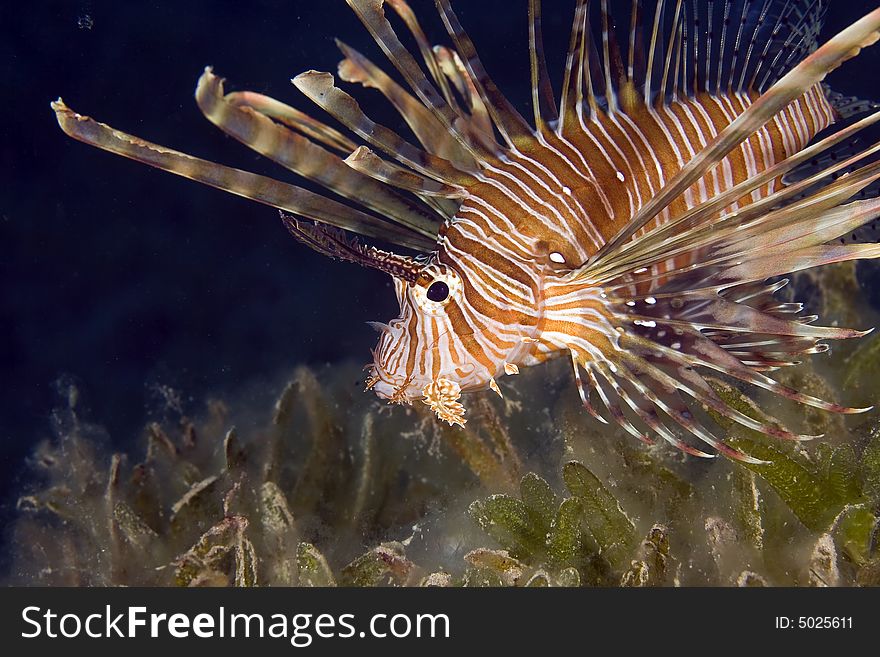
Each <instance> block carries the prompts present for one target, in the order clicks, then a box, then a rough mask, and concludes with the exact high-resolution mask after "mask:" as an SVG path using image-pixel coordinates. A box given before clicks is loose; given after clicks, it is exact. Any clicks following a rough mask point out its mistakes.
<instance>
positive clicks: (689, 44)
mask: <svg viewBox="0 0 880 657" xmlns="http://www.w3.org/2000/svg"><path fill="white" fill-rule="evenodd" d="M827 9H828V0H705V1H704V2H694V1H692V0H629V2H627V1H626V0H579V1H578V2H577V4H576V8H575V18H574V23H573V29H572V42H571V47H570V48H569V61H568V63H567V65H566V73H565V82H564V83H563V92H562V93H563V98H567V97H570V95H571V93H572V92H567V91H566V90H567V89H571V90H576V89H577V87H578V86H579V85H580V81H579V77H578V75H577V73H578V71H579V69H580V68H581V67H582V68H583V78H584V79H586V78H587V77H589V76H590V75H591V72H592V73H593V75H592V77H593V78H594V79H593V86H594V87H595V90H596V93H597V96H598V101H599V102H600V104H601V105H602V107H603V108H604V109H607V111H610V112H613V111H616V110H617V109H618V107H621V106H622V107H623V108H624V109H626V106H627V105H629V106H632V104H633V103H635V102H636V97H641V98H642V99H643V102H644V103H645V104H647V105H651V104H655V103H665V102H669V101H671V100H674V99H676V98H681V97H684V96H693V95H695V94H698V93H714V94H721V93H734V92H750V91H754V92H762V91H765V90H766V89H769V88H770V87H771V86H772V85H773V84H774V83H775V82H776V81H777V80H779V79H780V78H781V77H782V76H783V75H785V74H786V73H787V72H788V71H789V70H791V68H792V67H794V66H795V65H796V64H797V63H798V62H799V61H801V60H802V59H804V57H806V56H807V55H809V54H810V53H811V52H813V50H815V48H816V46H817V43H818V41H817V39H818V35H819V31H820V29H821V26H822V21H823V18H824V16H825V13H826V12H827ZM622 44H626V45H625V52H623V50H622V47H621V45H622ZM578 53H579V56H580V58H581V59H582V60H583V61H578ZM597 64H598V68H597ZM596 73H598V75H595V74H596ZM592 91H593V89H592V88H590V87H585V88H584V95H585V97H586V98H587V102H588V103H589V102H590V99H589V94H590V93H591V92H592Z"/></svg>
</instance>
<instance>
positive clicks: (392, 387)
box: [365, 363, 424, 404]
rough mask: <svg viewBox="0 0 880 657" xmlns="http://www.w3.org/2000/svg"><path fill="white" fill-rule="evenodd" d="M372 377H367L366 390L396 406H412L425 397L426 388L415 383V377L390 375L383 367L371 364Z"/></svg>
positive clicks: (369, 365)
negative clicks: (414, 402) (424, 389)
mask: <svg viewBox="0 0 880 657" xmlns="http://www.w3.org/2000/svg"><path fill="white" fill-rule="evenodd" d="M367 368H369V370H370V375H369V376H368V377H367V381H366V387H365V390H372V391H373V392H374V393H376V395H377V396H378V397H379V398H380V399H385V400H388V401H389V402H391V403H394V404H411V403H412V402H413V401H415V400H417V399H421V398H422V397H423V396H424V393H423V391H422V390H423V388H424V386H421V387H420V386H419V385H418V384H416V383H414V377H413V376H408V377H406V376H400V375H393V374H389V373H388V372H386V371H384V370H383V369H382V367H380V366H378V365H376V364H373V363H370V364H368V365H367V366H366V368H365V369H367Z"/></svg>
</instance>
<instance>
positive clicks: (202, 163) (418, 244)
mask: <svg viewBox="0 0 880 657" xmlns="http://www.w3.org/2000/svg"><path fill="white" fill-rule="evenodd" d="M51 106H52V109H53V110H54V111H55V115H56V118H57V119H58V124H59V125H60V126H61V129H62V130H63V131H64V132H65V133H66V134H67V135H69V136H70V137H73V138H74V139H77V140H79V141H82V142H84V143H86V144H89V145H91V146H95V147H97V148H100V149H102V150H105V151H109V152H111V153H115V154H117V155H122V156H123V157H127V158H130V159H133V160H136V161H138V162H142V163H144V164H149V165H150V166H153V167H156V168H158V169H162V170H164V171H168V172H169V173H173V174H176V175H178V176H182V177H184V178H189V179H190V180H195V181H197V182H200V183H204V184H206V185H209V186H211V187H215V188H217V189H221V190H223V191H226V192H229V193H231V194H235V195H237V196H242V197H244V198H248V199H251V200H254V201H258V202H260V203H264V204H266V205H269V206H272V207H275V208H278V209H281V210H286V211H288V212H293V213H295V214H297V215H300V216H303V217H308V218H310V219H313V220H315V221H319V222H322V223H326V224H329V225H331V226H336V227H339V228H342V229H345V230H348V231H352V232H354V233H358V234H361V235H365V236H367V237H374V238H377V239H380V240H383V241H386V242H392V243H395V244H398V245H400V246H404V247H408V248H412V249H417V250H428V249H430V248H432V246H433V240H431V239H429V238H428V237H426V236H422V235H418V234H416V233H414V232H413V231H411V230H408V229H405V228H403V227H401V226H397V225H394V224H391V223H389V222H387V221H383V220H381V219H379V218H378V217H375V216H373V215H370V214H367V213H366V212H363V211H361V210H357V209H355V208H352V207H349V206H347V205H343V204H342V203H339V202H338V201H333V200H331V199H328V198H325V197H323V196H320V195H319V194H315V193H314V192H311V191H309V190H306V189H303V188H302V187H297V186H295V185H289V184H287V183H282V182H279V181H277V180H274V179H272V178H268V177H266V176H261V175H258V174H255V173H250V172H248V171H243V170H241V169H234V168H232V167H227V166H223V165H221V164H216V163H214V162H210V161H208V160H203V159H201V158H198V157H194V156H192V155H188V154H186V153H181V152H180V151H176V150H173V149H170V148H166V147H164V146H160V145H158V144H154V143H151V142H148V141H146V140H144V139H140V138H139V137H135V136H133V135H130V134H127V133H124V132H121V131H119V130H116V129H114V128H111V127H110V126H108V125H106V124H104V123H99V122H97V121H95V120H93V119H91V118H89V117H87V116H83V115H81V114H77V113H76V112H74V111H73V110H71V109H70V108H69V107H67V105H65V104H64V102H63V101H62V100H61V99H60V98H59V99H58V100H57V101H55V102H53V103H52V104H51Z"/></svg>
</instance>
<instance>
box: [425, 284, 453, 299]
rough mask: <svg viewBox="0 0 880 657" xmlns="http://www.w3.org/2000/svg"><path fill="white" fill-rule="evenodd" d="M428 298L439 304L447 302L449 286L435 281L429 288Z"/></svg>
mask: <svg viewBox="0 0 880 657" xmlns="http://www.w3.org/2000/svg"><path fill="white" fill-rule="evenodd" d="M427 297H428V298H429V299H430V300H431V301H434V302H437V303H440V302H441V301H446V299H447V298H448V297H449V286H448V285H447V284H446V283H444V282H443V281H434V282H433V283H431V287H429V288H428V293H427Z"/></svg>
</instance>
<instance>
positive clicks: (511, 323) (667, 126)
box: [376, 85, 834, 400]
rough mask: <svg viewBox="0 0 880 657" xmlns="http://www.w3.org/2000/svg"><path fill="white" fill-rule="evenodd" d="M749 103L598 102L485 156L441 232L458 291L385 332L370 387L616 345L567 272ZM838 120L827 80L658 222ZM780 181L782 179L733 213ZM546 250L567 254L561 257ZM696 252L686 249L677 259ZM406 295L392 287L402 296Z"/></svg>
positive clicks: (396, 387)
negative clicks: (539, 135)
mask: <svg viewBox="0 0 880 657" xmlns="http://www.w3.org/2000/svg"><path fill="white" fill-rule="evenodd" d="M752 101H753V98H750V97H749V96H748V95H746V94H730V95H717V96H716V95H710V94H702V95H701V96H699V97H697V98H694V99H684V100H681V101H676V102H673V103H671V104H669V105H658V106H656V107H647V106H645V105H643V104H639V105H637V106H635V107H632V108H630V109H629V110H628V111H627V112H618V113H615V114H607V113H604V112H602V113H598V114H596V115H595V116H593V117H584V119H583V120H581V121H578V123H577V124H576V125H574V126H572V127H570V128H568V129H565V128H563V129H562V130H559V131H558V132H557V133H555V134H552V135H545V137H544V139H541V140H535V141H534V142H533V143H532V144H531V145H530V148H528V149H523V150H522V151H512V152H510V153H509V154H508V156H507V157H506V158H505V160H504V161H495V162H487V163H486V164H485V166H484V171H483V174H482V175H481V176H480V179H479V182H478V184H476V185H474V186H473V187H471V188H469V189H468V195H467V196H465V198H464V199H463V202H462V205H461V207H460V208H459V210H458V212H457V213H456V215H455V216H454V217H453V218H452V219H450V220H449V221H448V222H447V224H446V225H445V226H444V227H443V228H442V229H441V231H440V240H439V245H438V246H439V248H438V251H437V254H436V262H438V263H442V264H443V265H445V266H447V267H449V268H451V269H452V270H454V271H456V272H457V273H458V275H459V276H460V277H461V279H462V281H463V292H462V295H463V302H462V303H454V304H450V305H449V307H448V308H447V312H446V313H445V317H436V316H434V317H430V318H425V319H424V321H419V316H420V313H419V312H418V304H417V303H415V304H413V307H412V308H411V309H410V311H409V312H407V313H406V314H405V316H404V318H403V324H404V325H405V326H406V330H405V331H402V332H394V333H392V334H389V337H388V338H387V339H383V340H382V341H381V342H380V345H379V348H378V349H377V351H376V364H377V367H378V372H377V374H378V375H379V377H380V381H379V382H377V387H376V389H377V390H378V391H379V392H380V393H384V394H385V395H386V396H388V397H392V396H394V395H395V394H396V395H398V398H399V399H408V400H411V399H416V398H419V397H420V396H421V392H422V389H423V388H424V386H425V385H427V383H429V382H430V381H433V380H436V379H438V378H453V379H454V380H456V381H459V382H460V385H461V389H462V390H463V391H466V390H474V389H482V388H486V387H489V385H490V382H491V381H492V380H493V379H495V378H498V377H501V376H503V375H504V374H505V365H507V366H508V369H510V368H509V365H510V364H513V365H515V366H517V368H518V367H519V366H531V365H536V364H538V363H541V362H543V361H545V360H547V359H548V358H553V357H556V356H567V355H568V354H569V352H570V351H572V350H575V351H577V354H578V358H579V360H580V361H588V360H595V359H596V358H597V357H598V355H599V354H601V353H604V352H608V351H609V350H610V345H609V344H608V337H607V336H608V333H609V331H608V322H607V319H606V317H605V314H604V312H603V306H604V304H603V302H602V299H601V297H600V296H599V292H598V291H597V290H596V289H591V288H590V287H589V286H584V285H583V283H582V282H580V281H578V282H575V283H568V282H566V281H565V279H564V277H562V276H561V274H564V273H565V272H567V271H570V270H572V269H574V268H576V267H578V266H580V265H581V264H583V263H584V262H586V261H587V260H588V259H589V258H590V256H593V255H594V254H595V253H596V252H597V251H598V250H599V248H601V246H602V245H603V244H604V243H605V242H606V241H607V240H608V239H610V238H611V237H612V236H613V235H614V234H615V233H616V232H617V231H618V230H620V229H621V228H622V227H623V226H624V225H625V224H626V223H627V222H629V221H630V220H631V219H632V217H633V216H635V215H636V213H637V212H638V210H639V209H640V208H641V207H642V206H643V204H644V202H645V200H646V199H648V198H651V197H652V196H654V195H655V194H657V192H658V191H659V190H660V189H662V187H663V186H664V184H665V183H666V182H667V181H668V180H670V179H671V178H672V177H673V176H674V175H675V174H676V173H678V171H679V170H680V169H681V167H682V166H683V165H684V164H685V163H686V162H688V161H689V160H690V159H691V158H692V157H693V156H694V155H695V154H696V153H697V152H699V151H700V150H701V149H702V148H704V147H705V146H706V145H707V144H708V143H709V141H710V140H711V139H712V138H714V137H716V136H717V135H718V133H720V132H721V131H722V130H723V129H724V128H726V127H727V126H728V125H729V124H730V123H731V122H732V121H733V119H734V118H736V117H737V116H738V115H740V114H742V113H743V112H744V111H745V110H746V109H747V108H748V106H749V105H750V104H751V102H752ZM833 121H834V111H833V109H832V108H831V106H830V104H829V103H828V101H827V100H826V98H825V94H824V92H823V91H822V88H821V87H820V86H818V85H817V86H814V87H813V88H811V89H810V90H809V91H808V92H807V93H806V94H804V95H803V96H802V97H800V98H799V99H797V100H796V101H794V102H793V103H791V104H790V105H789V106H788V107H786V108H785V110H784V111H783V112H782V113H780V114H779V115H778V116H777V117H775V118H774V121H772V122H770V123H768V124H767V125H765V126H764V127H762V128H761V129H760V130H759V131H758V132H757V133H756V134H755V135H753V136H752V137H751V138H750V139H748V140H747V141H745V142H743V143H742V144H741V145H740V146H739V148H737V149H736V150H735V151H734V152H732V153H731V154H730V155H728V156H727V157H726V158H724V159H723V160H722V161H721V162H720V164H719V165H718V167H716V168H715V169H714V170H713V171H712V172H710V173H708V174H706V175H705V176H704V177H703V178H701V179H700V180H699V181H698V182H696V183H694V184H693V185H692V186H691V188H690V189H689V190H688V191H687V192H685V193H684V194H683V195H682V196H681V197H680V198H679V199H677V201H676V203H673V204H671V205H670V206H669V207H667V208H666V209H664V211H663V212H662V213H661V214H660V215H658V217H657V218H656V219H655V221H654V222H653V226H657V225H661V224H663V223H665V222H668V221H669V219H671V218H674V217H676V216H678V215H680V214H682V213H683V212H684V211H685V210H686V209H689V208H693V207H695V206H697V205H698V204H699V203H701V202H704V201H706V200H708V199H710V198H712V197H714V196H717V195H719V194H721V193H723V192H725V191H728V190H730V189H732V188H733V186H734V185H736V184H738V183H741V182H743V181H744V180H747V179H749V178H751V177H753V176H755V175H756V174H758V173H760V172H761V171H764V170H766V169H767V168H768V167H770V166H771V165H773V164H776V163H778V162H780V161H781V160H783V159H785V158H786V157H788V156H790V155H792V154H794V153H797V152H798V151H800V150H801V149H803V148H804V146H806V145H807V143H808V142H809V141H810V140H812V139H813V137H814V136H815V135H816V134H817V133H818V132H820V131H821V130H823V129H825V128H827V127H828V126H830V125H831V124H832V123H833ZM780 185H781V181H780V180H778V179H774V180H772V181H771V182H769V183H767V184H766V185H763V186H762V187H760V188H758V189H756V190H754V191H753V192H752V193H751V194H749V195H748V196H746V197H743V198H741V199H739V200H738V201H736V202H734V203H732V204H731V206H730V210H731V211H735V210H736V209H737V208H739V207H743V206H745V205H748V204H749V203H751V202H752V201H756V200H758V199H760V198H763V197H766V196H767V195H769V194H771V193H772V192H774V191H776V190H777V189H778V188H779V187H780ZM651 227H652V226H648V227H646V228H645V229H643V232H644V231H647V230H649V229H650V228H651ZM551 253H557V254H559V255H560V256H562V257H561V260H563V262H559V263H557V262H553V261H552V260H551V259H550V254H551ZM695 257H696V254H693V253H692V254H689V255H687V256H684V257H683V258H682V257H679V258H678V260H677V265H678V266H681V265H682V264H683V261H684V260H687V259H693V258H695ZM670 266H671V265H670ZM664 268H665V265H662V264H661V265H659V266H658V267H657V268H656V269H657V270H659V271H663V269H664ZM404 297H405V291H402V290H398V300H400V299H401V298H404ZM405 303H406V302H405V301H404V302H403V303H402V305H405ZM398 321H400V320H398ZM404 382H406V385H403V384H404Z"/></svg>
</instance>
